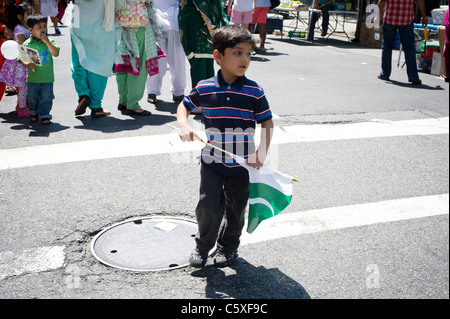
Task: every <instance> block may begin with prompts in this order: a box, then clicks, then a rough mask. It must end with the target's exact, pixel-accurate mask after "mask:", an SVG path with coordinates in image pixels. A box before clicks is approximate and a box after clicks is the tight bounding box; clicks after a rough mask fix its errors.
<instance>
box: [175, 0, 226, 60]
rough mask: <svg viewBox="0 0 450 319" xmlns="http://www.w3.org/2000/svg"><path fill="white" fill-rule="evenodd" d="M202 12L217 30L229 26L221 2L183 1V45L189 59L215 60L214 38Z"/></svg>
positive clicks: (181, 22)
mask: <svg viewBox="0 0 450 319" xmlns="http://www.w3.org/2000/svg"><path fill="white" fill-rule="evenodd" d="M200 11H201V12H202V13H203V14H204V15H205V16H207V17H208V18H209V20H211V23H212V24H213V25H214V26H216V28H220V27H221V26H224V25H228V24H229V22H228V19H227V17H226V15H225V12H224V10H223V5H222V1H221V0H181V1H180V13H179V15H178V23H179V29H180V38H181V44H182V45H183V49H184V52H185V53H186V56H187V57H188V59H190V58H210V59H212V58H213V56H212V53H213V49H212V37H211V35H210V34H209V31H208V28H207V27H206V25H205V22H204V21H203V18H202V16H201V14H200Z"/></svg>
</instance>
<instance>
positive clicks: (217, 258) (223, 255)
mask: <svg viewBox="0 0 450 319" xmlns="http://www.w3.org/2000/svg"><path fill="white" fill-rule="evenodd" d="M237 256H238V255H237V251H236V250H235V251H233V252H229V253H228V252H225V251H223V250H222V249H220V248H219V249H217V251H216V254H215V255H214V258H213V261H214V266H216V267H220V268H222V267H227V266H229V265H231V264H233V263H234V262H235V261H236V258H237Z"/></svg>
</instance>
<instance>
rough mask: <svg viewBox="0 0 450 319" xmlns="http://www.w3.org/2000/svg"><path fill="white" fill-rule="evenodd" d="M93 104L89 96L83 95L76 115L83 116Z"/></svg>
mask: <svg viewBox="0 0 450 319" xmlns="http://www.w3.org/2000/svg"><path fill="white" fill-rule="evenodd" d="M90 104H91V99H90V98H89V96H87V95H82V96H80V98H79V99H78V106H77V108H76V109H75V115H82V114H84V113H85V112H86V108H87V107H88V106H89V105H90Z"/></svg>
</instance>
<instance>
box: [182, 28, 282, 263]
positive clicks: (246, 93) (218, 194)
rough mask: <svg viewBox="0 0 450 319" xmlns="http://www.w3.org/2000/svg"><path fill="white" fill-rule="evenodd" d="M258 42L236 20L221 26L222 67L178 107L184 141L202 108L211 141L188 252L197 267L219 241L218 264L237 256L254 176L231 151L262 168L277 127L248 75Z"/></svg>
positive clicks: (216, 45) (218, 52)
mask: <svg viewBox="0 0 450 319" xmlns="http://www.w3.org/2000/svg"><path fill="white" fill-rule="evenodd" d="M254 48H255V44H254V42H253V40H252V36H251V34H250V32H249V31H247V30H245V29H243V28H241V27H238V26H236V25H230V26H225V27H222V28H219V29H217V30H216V31H215V32H214V35H213V49H214V53H213V55H214V60H215V61H216V63H217V64H218V65H219V66H220V70H219V72H218V73H217V75H216V76H215V77H213V78H210V79H207V80H203V81H200V82H199V83H198V85H197V87H195V88H194V89H193V90H192V91H191V92H190V93H189V95H187V96H186V97H185V98H184V100H183V102H182V103H180V105H179V106H178V110H177V120H178V127H179V135H180V138H181V140H182V141H193V140H194V137H195V134H194V132H193V129H192V127H191V126H190V125H189V123H188V120H187V118H188V115H189V113H190V112H191V111H193V110H195V109H197V108H200V107H201V108H203V113H204V115H205V131H206V134H207V137H208V145H207V146H205V147H204V148H203V150H202V156H201V162H202V166H201V171H200V176H201V182H200V200H199V202H198V205H197V208H196V217H197V222H198V233H197V235H196V237H195V241H196V249H195V250H194V251H193V252H192V254H191V256H190V257H189V262H190V264H191V265H192V266H193V267H198V268H201V267H203V266H205V264H206V261H207V258H208V253H209V251H210V250H211V249H212V248H213V247H214V245H215V243H216V240H217V251H216V254H215V256H214V258H213V260H214V265H215V266H217V267H226V266H228V265H230V264H232V263H233V262H234V261H235V259H236V257H237V248H238V246H239V238H240V236H241V233H242V228H243V226H244V213H245V208H246V206H247V201H248V196H249V177H248V172H247V170H246V169H245V168H244V167H241V166H240V165H239V164H238V163H237V162H236V161H235V160H234V159H233V158H232V157H231V156H230V155H227V154H226V153H223V152H222V151H220V150H218V149H215V148H214V146H216V147H217V148H220V149H224V150H226V151H229V152H230V153H234V154H236V155H238V156H242V157H244V158H247V163H248V165H250V166H252V167H254V168H259V167H261V166H262V163H263V162H264V160H265V154H267V151H268V149H269V145H270V139H271V131H272V128H273V122H272V113H271V111H270V108H269V104H268V102H267V99H266V97H265V95H264V91H263V89H262V88H261V87H260V86H259V85H258V84H257V83H256V82H253V81H251V80H249V79H247V78H246V77H245V72H246V71H247V69H248V67H249V65H250V56H251V53H252V50H253V49H254ZM256 123H259V124H261V127H262V130H261V141H262V142H261V145H260V146H259V148H258V150H257V151H256V152H255V144H254V133H255V127H256Z"/></svg>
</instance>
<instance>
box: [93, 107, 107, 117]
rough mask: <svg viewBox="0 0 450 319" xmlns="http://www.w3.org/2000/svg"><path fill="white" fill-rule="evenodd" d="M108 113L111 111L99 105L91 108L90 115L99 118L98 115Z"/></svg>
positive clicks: (101, 115)
mask: <svg viewBox="0 0 450 319" xmlns="http://www.w3.org/2000/svg"><path fill="white" fill-rule="evenodd" d="M108 115H111V112H108V111H105V110H103V108H101V107H98V108H95V109H91V116H92V117H93V118H99V117H103V116H108Z"/></svg>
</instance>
